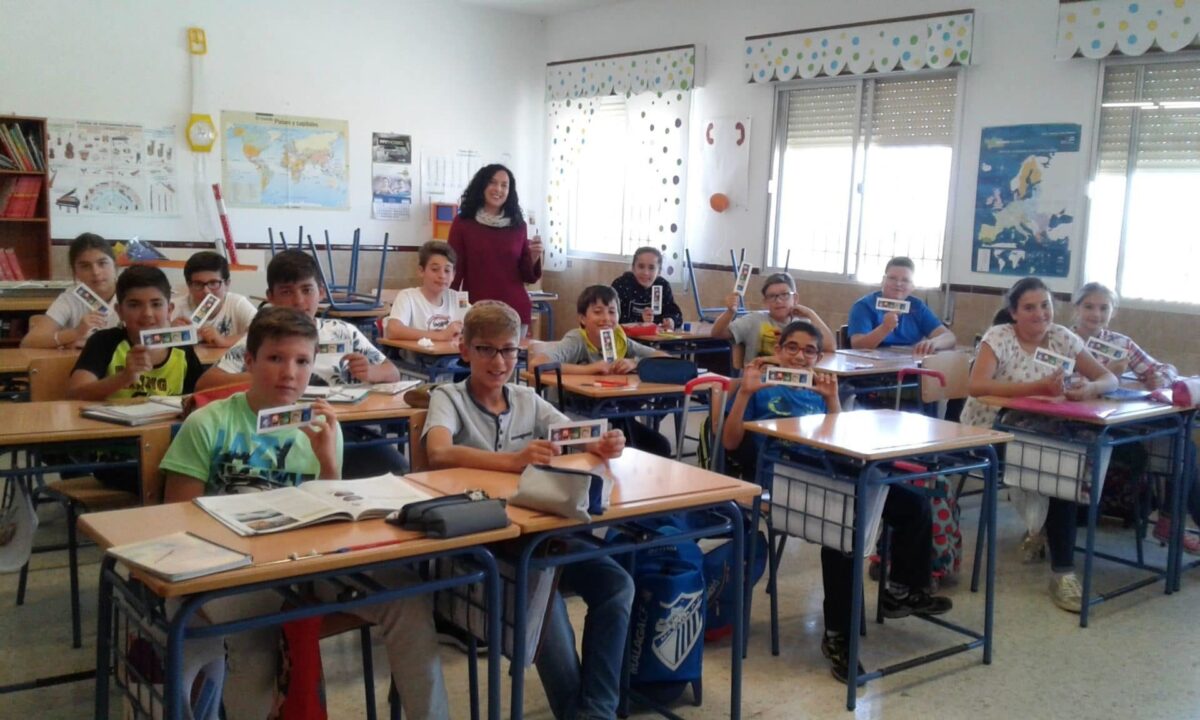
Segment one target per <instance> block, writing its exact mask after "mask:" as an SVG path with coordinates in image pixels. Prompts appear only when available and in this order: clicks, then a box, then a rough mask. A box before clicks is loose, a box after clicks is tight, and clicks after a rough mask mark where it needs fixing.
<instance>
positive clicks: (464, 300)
mask: <svg viewBox="0 0 1200 720" xmlns="http://www.w3.org/2000/svg"><path fill="white" fill-rule="evenodd" d="M456 299H457V301H458V309H459V310H468V309H470V307H471V295H470V293H468V292H467V291H466V290H460V291H457V298H456Z"/></svg>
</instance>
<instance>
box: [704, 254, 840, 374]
mask: <svg viewBox="0 0 1200 720" xmlns="http://www.w3.org/2000/svg"><path fill="white" fill-rule="evenodd" d="M762 295H763V302H764V304H765V305H766V308H767V309H766V310H765V311H762V312H748V313H746V314H745V315H743V316H741V317H739V318H737V319H736V320H735V319H734V318H735V317H736V316H737V305H738V296H737V293H729V295H727V296H725V312H723V313H721V315H720V317H718V318H717V321H716V322H715V323H713V328H712V336H713V337H715V338H722V339H724V340H732V341H733V351H734V353H733V365H734V367H738V368H745V367H749V366H750V365H751V363H753V362H754V360H755V359H757V358H760V357H770V356H771V355H773V354H774V352H775V344H776V342H777V341H778V340H779V331H780V330H782V329H783V326H784V325H787V324H788V323H789V322H791V321H792V320H807V321H809V322H811V323H812V324H813V325H814V326H815V327H816V328H817V329H818V330H820V331H821V334H822V336H823V337H824V339H823V340H822V342H821V350H822V351H824V352H833V351H834V350H835V349H836V345H835V343H834V341H833V340H832V338H833V337H834V335H833V332H832V331H831V330H830V329H829V326H828V325H826V324H825V322H824V321H823V320H821V318H820V316H818V315H817V313H816V312H814V311H813V310H812V309H811V308H808V307H805V306H804V305H799V304H797V303H796V282H795V281H794V280H792V276H791V275H788V274H787V273H773V274H771V275H768V276H767V277H766V279H765V280H763V286H762Z"/></svg>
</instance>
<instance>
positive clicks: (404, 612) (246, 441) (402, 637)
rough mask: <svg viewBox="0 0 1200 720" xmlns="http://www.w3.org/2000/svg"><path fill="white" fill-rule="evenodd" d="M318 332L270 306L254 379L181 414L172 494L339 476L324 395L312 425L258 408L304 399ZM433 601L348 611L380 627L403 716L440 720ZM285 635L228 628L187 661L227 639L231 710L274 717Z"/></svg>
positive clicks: (333, 424) (265, 602) (216, 604)
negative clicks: (279, 422) (272, 422)
mask: <svg viewBox="0 0 1200 720" xmlns="http://www.w3.org/2000/svg"><path fill="white" fill-rule="evenodd" d="M317 336H318V331H317V327H316V325H315V324H314V323H313V320H312V318H311V317H309V315H308V314H307V313H305V312H301V311H298V310H295V309H291V308H283V307H271V308H266V309H264V310H263V311H262V312H261V313H259V314H258V315H257V316H256V317H255V319H254V321H253V322H252V323H251V324H250V330H249V333H248V335H247V336H246V338H245V353H244V362H245V366H246V371H247V375H248V376H249V378H250V381H249V384H250V388H249V389H248V390H247V391H245V392H241V393H237V394H235V395H232V396H230V397H228V398H225V399H223V400H215V401H213V402H211V403H209V404H208V405H206V406H205V407H203V408H201V409H199V410H197V411H196V412H194V413H192V414H191V415H190V416H189V417H188V418H187V419H186V420H185V421H184V422H183V426H182V427H181V428H180V430H179V434H178V435H176V437H175V439H174V440H173V441H172V442H171V446H170V448H168V450H167V454H166V455H165V456H164V457H163V459H162V465H161V466H162V469H163V470H164V471H165V473H166V498H165V499H166V502H184V501H190V500H192V499H193V498H196V497H199V496H201V495H221V494H230V493H246V492H254V491H259V490H268V489H272V488H277V487H282V486H292V485H298V484H300V483H301V482H304V481H306V480H317V479H319V480H337V479H339V478H340V477H341V476H342V458H343V450H342V432H341V427H340V426H339V424H338V422H337V417H336V414H335V413H334V410H333V407H332V406H330V405H329V404H328V403H326V402H325V401H323V400H317V401H315V402H314V403H313V404H312V408H313V410H314V413H313V414H314V417H313V419H312V420H311V423H310V424H308V425H303V426H300V427H284V428H278V429H276V430H274V431H273V432H269V433H260V432H259V431H258V424H257V423H258V415H259V413H260V412H261V411H263V410H269V409H271V408H280V407H285V406H289V405H293V404H295V403H296V402H297V401H298V400H299V398H300V394H301V393H302V392H303V391H304V388H305V386H307V385H308V381H309V375H310V373H311V372H312V367H313V360H314V358H315V356H316V345H317ZM372 577H373V579H374V580H376V581H378V582H381V583H382V584H384V585H387V586H391V587H395V586H398V585H402V584H405V583H410V582H414V581H415V579H416V578H415V577H414V576H413V575H412V574H411V573H409V572H408V571H402V570H396V571H391V572H386V571H385V572H377V573H375V574H373V576H372ZM314 591H315V592H316V593H317V595H318V596H319V597H323V598H324V597H333V596H335V595H336V594H337V593H338V592H339V588H336V587H334V586H332V585H330V584H327V583H316V584H315V586H314ZM279 602H280V601H279V597H278V596H277V595H275V594H274V593H271V592H262V593H253V594H247V595H240V596H236V597H230V598H224V599H218V600H214V601H212V602H209V603H206V604H205V606H204V608H205V609H204V616H205V618H206V619H207V620H208V621H211V622H229V621H233V620H236V619H238V618H241V617H252V616H254V615H256V614H260V613H262V612H267V611H273V610H276V609H278V607H279ZM432 609H433V608H432V603H431V602H430V597H429V596H428V595H426V596H420V597H414V598H409V599H404V600H396V601H392V602H387V603H381V604H375V605H365V606H362V607H359V608H356V609H354V610H352V611H349V612H351V613H353V614H355V615H358V616H359V617H361V618H363V619H364V620H367V621H369V622H372V623H374V624H375V625H376V627H377V628H378V629H379V631H381V632H382V634H383V638H384V645H385V647H386V648H387V655H388V660H389V663H390V665H391V669H392V679H393V680H394V681H395V683H396V687H397V688H398V689H399V690H400V701H401V703H402V704H403V707H404V715H405V717H412V718H439V719H442V718H448V717H449V715H450V713H449V707H448V699H447V695H446V688H445V685H444V682H443V680H442V668H441V660H440V658H439V655H438V649H437V636H436V634H435V632H434V626H433V613H432ZM278 637H279V631H278V630H277V629H275V628H267V629H262V630H254V631H250V632H243V633H237V634H234V635H229V636H227V637H225V638H223V640H224V647H223V646H222V645H221V643H216V645H215V647H212V646H209V651H210V656H207V657H204V656H202V653H203V650H204V646H202V647H201V649H200V650H190V651H189V650H188V649H185V653H188V656H187V657H185V665H186V666H188V667H195V666H199V665H205V664H209V663H211V662H214V661H217V662H220V661H223V660H224V659H225V657H226V650H225V648H226V647H227V648H228V670H229V671H228V673H227V674H226V675H225V677H224V685H225V687H224V692H223V697H224V701H223V702H224V705H225V711H226V714H227V716H228V717H230V718H263V717H267V716H268V714H269V713H270V711H271V709H272V701H273V698H274V690H275V678H276V674H277V671H278V667H277V665H278V663H277V662H276V653H277V649H276V648H277V645H278ZM192 646H193V645H192V643H188V647H189V648H191V647H192ZM218 692H221V689H220V688H218Z"/></svg>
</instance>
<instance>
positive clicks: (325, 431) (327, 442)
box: [300, 398, 341, 479]
mask: <svg viewBox="0 0 1200 720" xmlns="http://www.w3.org/2000/svg"><path fill="white" fill-rule="evenodd" d="M312 409H313V419H312V421H311V422H310V423H309V424H308V425H301V426H300V432H302V433H304V435H305V436H306V437H307V438H308V444H309V445H311V446H312V450H313V454H314V455H316V456H317V461H318V462H320V463H321V468H322V473H321V475H322V478H323V479H329V478H325V477H324V476H325V475H327V474H329V473H328V472H326V471H325V470H326V469H327V468H335V467H337V427H338V420H337V413H336V412H334V409H333V406H332V405H330V404H329V403H328V402H327V401H326V400H325V399H324V398H320V399H317V400H314V401H313V404H312ZM340 475H341V469H340V468H338V471H337V472H336V473H334V476H335V477H337V476H340Z"/></svg>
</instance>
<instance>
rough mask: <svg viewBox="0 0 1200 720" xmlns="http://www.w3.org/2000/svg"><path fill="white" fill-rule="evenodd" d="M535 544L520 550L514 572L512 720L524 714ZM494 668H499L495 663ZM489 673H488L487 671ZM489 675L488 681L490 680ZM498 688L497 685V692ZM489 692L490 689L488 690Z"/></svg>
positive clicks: (510, 710) (528, 544)
mask: <svg viewBox="0 0 1200 720" xmlns="http://www.w3.org/2000/svg"><path fill="white" fill-rule="evenodd" d="M536 544H537V543H533V542H530V543H527V544H526V545H525V547H524V548H523V549H522V550H521V555H520V557H519V558H518V559H517V568H516V572H515V576H516V577H515V580H514V582H515V583H516V584H515V585H514V587H513V649H512V664H511V674H512V698H511V700H510V703H509V704H510V705H511V707H510V708H509V715H510V717H512V719H513V720H521V717H523V715H524V712H525V653H526V652H527V651H528V648H526V647H525V642H524V638H525V633H526V630H525V615H526V614H527V613H528V612H529V611H528V610H527V609H526V606H527V605H528V601H529V598H527V597H526V594H527V593H528V592H529V560H530V558H531V557H532V556H533V551H534V548H535V546H536ZM550 602H551V603H553V602H554V598H553V597H551V598H550ZM488 652H489V655H488V660H489V661H490V660H491V655H490V652H491V649H490V648H489V649H488ZM496 667H497V668H499V663H498V662H497V664H496ZM489 672H490V671H489ZM490 677H491V676H490V675H489V679H490ZM498 691H499V686H498V685H497V692H498ZM489 692H490V688H489Z"/></svg>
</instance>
